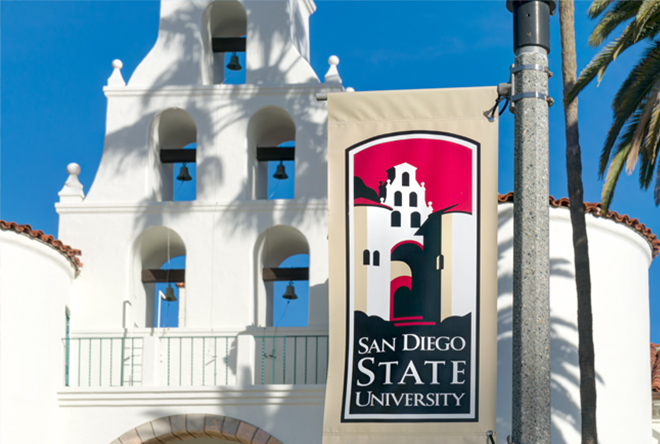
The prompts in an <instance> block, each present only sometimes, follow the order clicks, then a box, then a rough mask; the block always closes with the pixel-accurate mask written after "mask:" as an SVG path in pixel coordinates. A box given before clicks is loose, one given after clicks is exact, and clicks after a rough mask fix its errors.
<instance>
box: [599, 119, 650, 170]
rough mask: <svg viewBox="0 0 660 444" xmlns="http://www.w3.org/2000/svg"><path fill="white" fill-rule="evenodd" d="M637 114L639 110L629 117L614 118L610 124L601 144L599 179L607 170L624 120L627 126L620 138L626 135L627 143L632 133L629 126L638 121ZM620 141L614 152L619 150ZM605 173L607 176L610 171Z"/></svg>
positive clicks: (623, 125)
mask: <svg viewBox="0 0 660 444" xmlns="http://www.w3.org/2000/svg"><path fill="white" fill-rule="evenodd" d="M639 116H640V112H635V111H633V113H632V115H631V116H629V118H619V119H616V118H615V119H614V122H612V126H610V129H609V130H608V131H607V138H606V139H605V145H604V146H603V150H602V151H601V153H600V164H599V167H598V177H600V178H601V179H602V178H603V175H604V174H605V171H608V164H609V163H610V157H611V155H612V149H613V148H614V147H615V145H616V142H617V140H618V139H619V133H620V132H621V130H622V129H623V128H624V127H625V126H626V122H628V126H627V128H626V131H625V132H624V136H623V137H622V140H623V139H624V138H625V137H626V136H627V137H628V144H630V141H631V140H632V134H633V131H631V128H632V127H635V125H636V124H637V122H639ZM622 143H623V142H622V141H621V140H620V141H619V144H618V147H617V151H616V154H618V153H619V152H620V150H621V146H622ZM607 174H608V176H609V174H610V173H609V172H608V173H607Z"/></svg>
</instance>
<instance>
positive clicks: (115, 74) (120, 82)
mask: <svg viewBox="0 0 660 444" xmlns="http://www.w3.org/2000/svg"><path fill="white" fill-rule="evenodd" d="M123 66H124V64H123V63H122V62H121V60H119V59H114V60H113V61H112V68H113V70H112V74H111V75H110V77H108V86H126V82H125V81H124V77H122V75H121V68H122V67H123Z"/></svg>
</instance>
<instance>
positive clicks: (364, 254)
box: [362, 250, 371, 265]
mask: <svg viewBox="0 0 660 444" xmlns="http://www.w3.org/2000/svg"><path fill="white" fill-rule="evenodd" d="M370 257H371V255H370V254H369V250H364V251H363V252H362V265H369V262H370Z"/></svg>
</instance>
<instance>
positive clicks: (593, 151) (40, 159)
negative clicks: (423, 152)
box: [0, 0, 660, 342]
mask: <svg viewBox="0 0 660 444" xmlns="http://www.w3.org/2000/svg"><path fill="white" fill-rule="evenodd" d="M504 4H505V2H504V0H492V1H421V2H414V1H406V2H398V1H329V0H326V1H323V0H321V1H317V11H316V13H315V14H314V15H312V17H311V23H310V26H311V48H312V57H311V61H312V66H313V67H314V69H315V70H316V72H317V74H318V75H319V77H320V78H322V77H323V75H324V74H325V72H326V70H327V68H328V64H327V59H328V57H329V56H330V55H332V54H335V55H337V56H339V58H340V61H341V62H340V65H339V72H340V74H341V76H342V78H343V80H344V85H345V86H352V87H354V88H355V89H356V90H358V91H366V90H386V89H415V88H439V87H440V88H444V87H465V86H484V85H495V84H497V83H500V82H505V81H507V80H508V68H509V65H510V64H511V63H512V62H513V52H512V37H511V35H512V20H511V14H510V13H509V12H508V11H507V10H506V8H505V5H504ZM589 4H590V2H587V1H577V2H576V39H577V42H578V68H579V69H582V68H583V67H584V66H586V64H587V63H588V61H589V60H590V59H591V57H592V56H593V54H594V53H595V52H594V50H592V49H590V48H588V47H587V46H586V41H587V37H588V35H589V33H590V32H591V30H592V29H593V22H591V21H590V20H589V19H588V18H587V16H586V10H587V8H588V6H589ZM158 11H159V3H158V2H157V1H84V0H83V1H47V2H40V1H7V0H4V1H0V38H1V46H0V50H1V52H0V56H1V59H0V61H1V65H0V76H1V78H0V94H1V95H0V105H1V106H0V112H1V114H0V149H1V151H0V162H1V163H0V218H2V219H4V220H11V221H16V222H19V223H29V224H31V225H32V226H33V227H34V228H36V229H41V230H43V231H45V232H47V233H52V234H56V233H57V223H58V218H57V214H56V213H55V210H54V206H53V205H54V203H55V202H56V200H57V192H58V191H59V190H60V189H61V187H62V185H63V184H64V181H65V180H66V177H67V175H66V171H65V168H66V165H67V164H68V163H69V162H77V163H79V164H80V165H81V167H82V174H81V176H80V180H81V182H82V183H83V185H84V186H85V190H88V189H89V187H90V185H91V183H92V181H93V179H94V174H95V172H96V169H97V167H98V163H99V161H100V158H101V151H102V147H103V137H104V131H105V106H106V101H105V97H104V96H103V91H102V87H103V86H104V85H105V84H106V81H107V78H108V77H109V76H110V74H111V72H112V68H111V62H112V60H113V59H115V58H119V59H121V60H122V62H123V63H124V67H123V69H122V74H123V76H124V78H125V79H128V78H129V77H130V75H131V73H132V72H133V71H134V69H135V67H136V66H137V64H138V63H139V62H140V61H141V60H142V58H143V57H144V56H145V55H146V54H147V52H148V51H149V49H150V48H151V47H152V45H153V44H154V42H155V40H156V35H157V31H158ZM551 39H552V43H551V44H552V50H551V53H550V69H551V70H552V71H553V72H554V73H555V76H554V77H553V78H552V79H551V82H550V94H551V96H552V97H554V98H555V100H556V101H557V104H556V105H555V106H554V107H552V108H551V111H550V128H551V134H550V144H551V145H550V152H551V154H550V191H551V194H552V195H554V196H555V197H562V196H566V195H567V191H566V173H565V164H564V155H565V154H564V153H565V145H564V125H563V113H562V108H561V105H560V98H561V95H562V85H561V60H560V47H559V20H558V17H557V16H554V17H552V18H551ZM638 55H639V51H633V52H632V53H631V54H624V55H623V56H622V57H620V58H619V59H617V61H616V62H615V64H614V65H613V66H612V67H611V68H610V70H608V72H607V74H606V76H605V78H604V80H603V82H602V83H601V85H600V87H598V88H596V86H595V85H592V86H590V87H589V88H588V89H587V90H586V91H585V92H584V93H583V94H582V95H581V96H580V102H579V109H580V137H581V139H580V140H581V145H582V150H583V165H584V171H583V177H584V182H585V200H587V201H591V202H596V201H599V200H600V190H601V186H602V181H600V180H599V179H598V176H597V164H598V157H599V155H600V150H601V147H602V144H603V140H604V138H605V135H606V131H607V129H608V127H609V124H610V122H611V109H610V104H611V99H612V97H613V95H614V93H615V91H616V88H617V87H618V85H620V83H621V81H622V80H623V78H624V76H625V75H626V73H627V71H628V70H629V69H630V67H631V65H632V64H633V63H634V61H635V59H636V57H637V56H638ZM512 151H513V116H512V115H511V114H510V113H509V112H508V111H507V112H506V113H505V114H504V115H503V117H502V119H501V122H500V164H499V175H500V176H499V177H500V178H499V191H500V192H501V193H505V192H507V191H510V190H512V189H513V157H512ZM612 209H613V210H615V211H618V212H619V213H625V214H628V215H630V216H631V217H637V218H639V219H640V220H641V221H642V222H643V223H645V224H646V225H647V226H649V227H651V229H653V231H654V232H655V233H656V234H660V217H658V216H660V209H658V208H656V207H655V206H654V205H653V200H652V194H651V192H650V191H647V192H642V191H640V190H639V187H638V182H637V176H636V173H634V174H633V176H630V177H622V179H621V180H620V181H619V185H618V187H617V193H616V195H615V198H614V201H613V203H612ZM65 241H66V239H65ZM659 262H660V260H656V261H655V263H654V265H653V266H652V267H651V269H650V275H651V299H650V303H651V319H652V332H651V339H652V340H654V341H656V342H660V302H659V301H658V297H659V296H660V265H659Z"/></svg>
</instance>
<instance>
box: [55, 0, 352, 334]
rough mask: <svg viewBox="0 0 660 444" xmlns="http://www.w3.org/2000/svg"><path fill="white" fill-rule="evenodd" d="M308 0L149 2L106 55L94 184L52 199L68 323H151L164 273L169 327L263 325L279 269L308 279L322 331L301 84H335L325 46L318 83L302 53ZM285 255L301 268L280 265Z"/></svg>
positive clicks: (315, 125) (319, 162)
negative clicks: (152, 30)
mask: <svg viewBox="0 0 660 444" xmlns="http://www.w3.org/2000/svg"><path fill="white" fill-rule="evenodd" d="M314 10H315V5H314V3H313V2H312V1H311V0H302V1H297V0H274V1H267V2H264V1H247V0H246V1H238V0H229V1H208V0H202V1H200V0H197V1H174V0H168V1H163V2H161V13H160V27H159V33H158V39H157V41H156V43H155V45H154V47H153V49H152V50H151V51H150V52H149V54H148V55H147V56H146V57H145V58H144V60H143V61H142V62H141V64H140V65H139V66H138V67H137V69H136V70H135V72H134V73H133V75H132V76H131V78H130V79H129V80H128V81H125V80H124V78H123V76H122V73H121V68H122V63H121V61H119V60H115V61H114V62H113V63H112V66H113V68H114V70H113V72H112V75H111V76H110V78H109V79H108V85H107V86H106V87H105V88H104V92H105V95H106V97H107V100H108V108H107V121H106V135H105V143H104V148H103V156H102V159H101V163H100V166H99V169H98V172H97V174H96V177H95V180H94V183H93V184H92V185H91V187H89V191H88V193H87V195H86V196H85V197H84V199H82V186H80V191H79V192H77V194H76V197H75V198H72V197H71V196H68V195H66V196H62V197H61V199H60V203H58V204H57V211H58V213H59V214H60V232H59V236H60V238H61V239H64V240H65V241H66V242H67V243H70V244H72V245H76V247H77V248H79V249H81V250H82V252H83V255H84V264H85V268H84V272H83V273H81V275H80V277H79V278H78V279H77V280H76V283H75V285H74V296H73V301H72V310H71V326H72V329H78V330H82V331H97V330H114V329H121V330H123V331H141V330H142V329H145V328H146V329H150V328H153V327H155V326H156V325H158V323H157V322H156V320H155V316H156V315H157V311H158V310H157V305H158V304H157V303H156V302H157V301H155V300H154V298H155V297H157V296H156V295H157V294H158V292H157V291H156V286H157V285H159V284H164V283H169V284H171V285H174V284H177V287H178V290H177V294H179V296H178V299H179V300H178V303H177V304H178V321H179V322H178V329H179V330H181V331H183V330H185V329H202V330H218V329H220V330H222V329H228V330H232V331H241V330H244V329H246V328H268V327H269V326H273V325H274V322H275V321H276V320H275V321H274V320H273V306H274V303H275V302H274V298H279V297H280V296H281V295H279V294H278V295H274V294H273V288H274V282H277V281H286V282H287V283H288V281H289V280H294V281H297V280H302V281H305V285H308V286H309V316H308V319H307V325H308V328H315V327H318V328H321V329H325V328H327V278H328V276H327V273H328V272H327V222H326V216H327V172H326V169H327V164H326V138H327V136H326V119H327V113H326V104H325V103H324V102H318V101H317V100H316V94H318V93H327V92H330V91H342V90H343V87H342V85H341V78H340V77H339V74H338V72H337V68H336V65H337V64H338V59H337V58H336V57H331V60H330V69H329V71H328V74H327V75H326V77H325V83H321V82H320V81H319V79H318V77H317V75H316V74H315V73H314V71H313V70H312V68H311V66H310V63H309V51H310V48H309V27H308V26H309V16H310V15H311V14H312V13H313V12H314ZM277 167H280V168H279V169H276V168H277ZM76 171H77V172H78V173H79V169H78V170H76ZM76 171H74V172H76ZM274 172H277V173H278V174H274ZM75 176H77V174H76V175H75ZM274 176H277V178H275V177H274ZM284 176H286V177H284ZM74 179H76V182H77V177H75V178H74ZM70 180H71V181H73V179H70ZM294 255H307V257H308V261H309V264H313V266H311V267H310V266H309V265H303V266H296V267H294V268H293V269H290V268H289V267H288V266H286V265H285V266H282V263H283V262H284V261H285V260H287V258H289V257H291V256H294ZM174 258H177V262H176V263H177V264H178V265H175V266H169V267H167V266H164V265H166V264H168V263H170V262H171V260H172V259H174ZM166 268H168V269H169V270H166ZM177 287H173V288H177ZM163 291H164V290H163ZM183 293H185V296H183ZM296 302H302V301H293V302H291V303H292V304H293V303H296ZM162 303H163V304H166V303H167V302H162ZM302 303H304V302H302Z"/></svg>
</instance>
